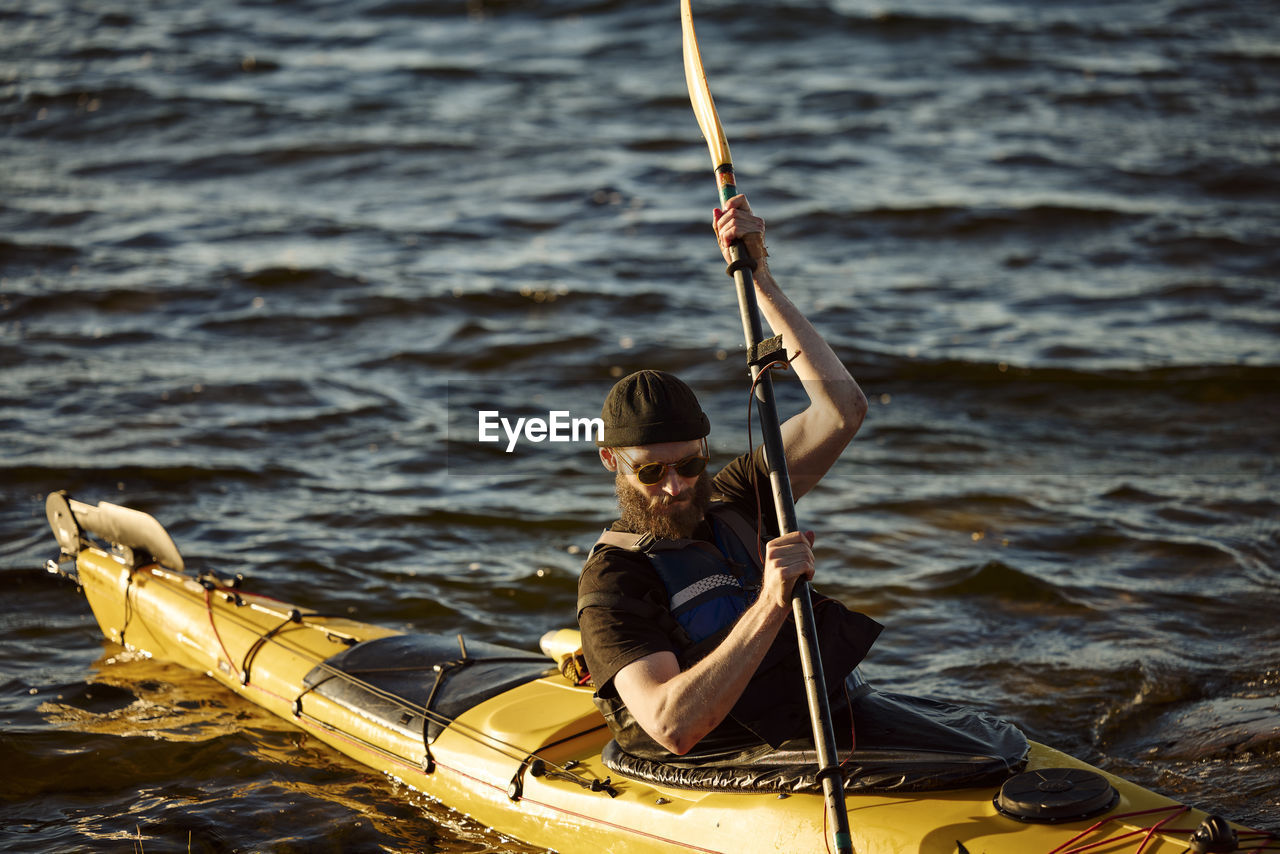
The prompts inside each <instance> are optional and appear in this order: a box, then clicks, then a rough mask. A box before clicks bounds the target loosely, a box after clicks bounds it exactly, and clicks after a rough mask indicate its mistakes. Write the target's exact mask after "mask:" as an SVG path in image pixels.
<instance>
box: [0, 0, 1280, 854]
mask: <svg viewBox="0 0 1280 854" xmlns="http://www.w3.org/2000/svg"><path fill="white" fill-rule="evenodd" d="M695 14H696V16H697V20H698V25H699V35H700V38H701V41H702V47H703V53H704V57H705V59H706V62H707V66H708V72H709V74H710V76H711V82H712V87H713V91H715V93H716V96H717V102H718V105H719V108H720V114H721V117H722V119H723V120H724V122H725V125H726V129H727V131H728V133H729V137H730V140H731V142H732V144H733V152H734V155H735V161H736V164H737V167H738V178H739V184H740V186H741V187H742V188H743V189H744V190H746V191H748V192H749V194H750V196H751V198H752V200H753V202H754V204H755V206H756V208H757V210H758V211H759V212H760V213H762V214H764V215H765V216H766V217H767V218H768V220H769V222H770V246H771V251H772V261H773V267H774V271H775V273H776V274H777V275H778V277H779V279H780V280H781V281H782V282H783V284H784V286H785V287H786V288H787V289H788V291H789V292H790V293H791V295H792V296H793V298H794V299H795V300H796V301H797V302H798V303H799V304H800V305H801V306H803V307H804V308H805V309H806V310H807V311H809V313H810V314H811V316H812V317H813V319H814V320H815V323H816V324H817V325H818V326H819V327H820V328H821V329H822V331H823V332H824V333H825V334H826V335H827V336H828V338H829V339H830V340H831V341H832V343H833V345H834V346H835V348H836V350H837V351H838V352H839V353H840V355H841V356H842V357H843V358H844V360H845V361H846V362H847V364H848V365H849V366H850V369H851V370H852V372H853V374H854V375H855V376H856V377H857V378H858V379H859V381H860V382H861V383H862V384H863V386H864V388H865V389H866V390H867V392H868V394H869V396H870V397H871V398H872V402H873V405H872V408H871V412H870V415H869V417H868V419H867V422H866V424H865V425H864V427H863V430H862V432H861V434H860V435H859V436H858V438H857V439H856V440H855V442H854V444H853V445H852V446H851V447H850V449H849V450H848V451H847V452H846V454H845V456H844V458H843V459H842V461H841V462H840V463H839V465H838V467H837V469H836V470H835V471H833V473H832V474H831V475H830V476H829V477H828V478H827V480H826V481H825V482H824V484H823V486H822V487H821V488H820V489H819V490H818V491H817V492H815V493H814V494H813V495H811V496H810V497H809V498H807V499H806V500H805V501H804V502H802V503H801V506H800V515H801V521H802V523H803V524H804V525H805V526H806V527H812V528H814V529H816V530H817V531H818V532H819V546H820V558H821V569H820V573H821V575H820V583H821V586H822V587H823V588H824V589H826V590H828V591H831V592H834V593H836V594H838V595H839V596H841V597H842V598H843V599H844V600H845V601H847V602H848V603H849V604H851V605H853V606H855V607H860V608H862V609H864V610H866V611H868V612H870V613H872V614H874V615H875V616H876V617H878V618H879V619H881V620H882V621H884V622H885V623H886V624H887V625H888V629H887V631H886V633H885V635H884V636H883V638H882V640H881V641H880V643H879V644H878V646H877V648H876V649H875V651H874V652H873V654H872V658H871V660H870V661H869V663H868V665H867V669H868V672H869V674H870V675H871V676H872V678H873V679H874V680H876V681H877V682H879V683H880V684H882V685H886V686H891V687H895V688H899V689H905V690H910V691H914V692H920V693H928V694H936V695H941V696H947V697H951V698H960V699H963V700H965V701H966V702H970V703H972V704H974V705H977V706H980V707H982V708H986V709H991V710H996V711H999V712H1001V713H1002V714H1005V715H1007V716H1009V717H1010V718H1012V719H1014V720H1016V721H1017V722H1019V723H1020V724H1021V725H1022V726H1023V727H1024V728H1025V729H1026V730H1027V732H1028V733H1029V734H1030V735H1032V736H1033V737H1035V738H1037V739H1040V740H1043V741H1046V742H1048V743H1050V744H1053V745H1055V746H1058V747H1060V748H1062V749H1064V750H1067V751H1068V752H1071V753H1073V754H1075V755H1078V756H1080V757H1082V758H1084V759H1087V760H1090V761H1092V762H1095V763H1097V764H1099V765H1101V766H1102V767H1104V768H1107V769H1109V770H1112V771H1115V772H1118V773H1121V774H1124V775H1126V776H1129V777H1131V778H1133V779H1135V780H1137V781H1139V782H1141V783H1143V784H1145V785H1147V786H1150V787H1153V788H1155V789H1158V790H1160V791H1162V792H1165V793H1168V794H1170V795H1172V796H1174V797H1178V798H1181V799H1185V800H1187V801H1189V802H1191V803H1194V804H1198V805H1202V806H1205V807H1208V808H1212V809H1217V810H1220V811H1222V812H1223V813H1225V814H1226V815H1228V816H1230V817H1232V818H1235V819H1239V820H1242V821H1245V822H1248V823H1252V824H1255V825H1261V826H1264V827H1269V828H1273V829H1276V828H1280V817H1278V815H1280V803H1278V801H1280V791H1278V790H1280V626H1278V622H1277V620H1276V617H1275V614H1276V613H1277V610H1278V609H1280V560H1278V559H1277V555H1278V554H1280V496H1278V492H1277V487H1278V486H1280V466H1278V465H1277V451H1278V449H1280V442H1278V441H1277V440H1278V438H1280V428H1278V427H1277V425H1280V346H1278V344H1280V288H1278V287H1277V275H1276V274H1277V271H1280V216H1278V213H1280V211H1278V208H1277V198H1278V196H1280V157H1278V155H1280V16H1277V15H1276V7H1275V5H1274V4H1272V3H1268V2H1232V3H1226V2H1215V0H1143V2H1105V3H1100V2H1095V3H1088V2H1086V3H1074V4H1048V3H1044V4H1041V3H1033V2H1022V3H1019V2H1013V0H1007V2H989V3H970V4H959V3H943V2H884V3H875V4H873V3H866V2H860V0H824V2H816V0H794V2H782V3H779V2H769V3H763V2H758V1H757V0H747V2H735V3H732V4H730V3H727V2H709V0H708V2H702V3H699V4H698V5H697V7H696V8H695ZM0 43H2V44H3V50H2V52H0V531H3V537H2V538H0V568H2V571H0V644H2V647H0V648H2V649H3V652H2V653H0V726H2V730H0V740H2V741H3V748H2V749H0V755H3V756H4V763H5V765H6V766H7V767H6V768H5V772H6V773H5V774H4V775H3V777H4V782H3V783H0V816H2V820H0V848H3V849H6V850H14V851H25V852H54V851H58V852H62V851H76V850H102V851H132V850H135V849H137V848H142V849H144V850H146V851H148V852H156V851H181V850H207V851H265V850H270V851H324V850H342V851H371V850H386V851H415V850H433V851H449V852H455V851H456V852H463V851H466V852H473V851H520V850H529V849H527V848H523V847H521V846H519V845H517V844H514V843H511V842H509V841H507V840H503V839H502V838H501V837H499V836H497V835H495V834H493V833H492V832H490V831H487V830H486V829H484V828H480V827H477V826H475V825H474V824H473V823H471V822H469V821H468V820H466V819H465V818H463V817H461V816H459V815H457V814H454V813H451V812H449V811H448V810H446V809H444V808H442V807H440V806H438V805H435V804H432V803H430V802H428V801H426V800H424V799H423V798H422V797H420V796H419V795H417V794H415V793H413V792H406V791H404V790H403V789H402V788H401V787H399V786H398V785H397V784H396V783H395V782H394V781H391V780H388V779H385V778H383V777H381V776H379V775H376V774H373V773H369V772H366V771H365V770H363V769H362V768H360V767H359V766H356V765H354V764H353V763H351V762H349V761H347V760H346V759H344V758H343V757H341V756H339V755H337V754H335V753H334V752H332V751H330V750H329V749H327V748H325V747H324V746H322V745H319V744H316V743H315V742H312V741H309V740H307V739H305V738H304V737H303V736H302V735H301V734H300V733H298V732H296V731H294V730H293V729H291V728H290V727H289V726H288V725H286V724H282V723H278V722H276V721H275V720H274V719H272V718H270V717H268V716H266V715H264V714H262V713H260V712H258V711H257V710H256V709H255V708H254V707H252V706H249V705H247V704H245V703H243V702H241V701H239V700H238V699H237V698H235V697H234V696H232V695H230V694H228V693H227V692H224V691H222V690H220V689H218V688H216V687H215V686H213V685H212V684H211V683H208V682H207V680H205V679H203V677H200V676H198V675H194V674H192V675H189V674H186V673H183V672H181V671H177V670H174V669H172V668H169V667H167V666H164V665H160V664H157V663H154V662H147V661H131V660H128V656H126V655H123V654H122V652H121V650H120V649H119V648H116V647H113V646H111V645H110V644H107V643H106V642H105V641H103V639H102V638H101V637H100V635H99V634H98V632H97V630H96V627H95V624H94V622H93V620H92V618H91V616H90V614H89V611H88V609H87V606H86V605H85V603H84V601H83V600H82V599H81V598H80V597H79V596H78V595H77V594H76V593H75V591H74V589H73V588H72V587H70V586H65V585H62V584H60V583H59V582H57V581H56V580H54V579H53V578H52V577H49V576H46V575H44V574H43V573H42V572H40V571H39V570H38V569H37V567H39V565H40V564H41V563H43V562H44V560H46V559H47V558H49V557H52V556H53V554H54V551H55V546H54V542H53V539H52V537H51V535H50V534H49V531H48V529H47V527H46V525H45V523H44V520H43V503H42V502H43V498H44V496H45V494H46V493H48V492H49V491H51V490H55V489H59V488H66V489H69V490H71V491H72V493H73V494H74V495H76V496H77V497H79V498H81V499H82V500H86V501H92V502H96V501H98V500H109V501H115V502H120V503H127V504H130V505H132V506H137V507H139V508H141V509H145V510H147V511H149V512H151V513H153V514H154V515H156V516H157V517H158V518H160V519H161V520H162V521H163V522H164V523H165V524H166V525H167V526H168V527H169V529H170V530H171V532H172V533H173V535H174V538H175V539H176V541H177V542H178V544H179V545H180V547H181V548H182V549H183V551H184V554H185V555H186V556H187V559H188V563H189V564H194V565H198V566H206V567H210V568H214V569H217V570H219V571H221V572H226V573H230V572H237V571H238V572H243V573H245V574H246V575H247V576H248V577H249V579H250V585H251V586H253V587H254V588H256V589H259V590H263V591H265V592H269V593H271V594H272V595H276V596H278V597H280V598H284V599H292V600H296V601H299V602H300V603H303V604H307V605H311V606H314V607H317V608H319V609H321V610H328V611H332V610H334V609H337V608H349V609H351V610H352V612H353V613H356V614H358V615H359V616H361V617H362V618H364V619H367V620H370V621H373V622H379V623H386V624H391V625H395V626H398V627H401V628H406V629H415V630H422V631H441V632H457V631H461V632H464V633H467V634H468V635H470V636H472V637H476V638H479V639H485V640H498V641H503V642H507V643H513V644H517V645H522V646H532V645H533V644H534V643H535V642H536V638H537V637H538V636H539V635H540V634H541V633H542V632H543V631H544V630H547V629H550V628H553V627H559V626H562V625H566V624H569V623H570V622H571V621H572V619H573V610H574V607H573V604H574V597H575V583H576V577H577V571H578V568H579V565H580V562H581V559H582V555H581V550H582V549H584V548H585V547H586V546H588V545H589V544H590V543H591V541H592V540H593V538H594V536H595V533H596V531H597V530H598V529H599V528H601V527H602V526H603V525H604V524H606V523H607V522H608V520H609V519H610V518H611V507H612V490H611V483H610V481H609V479H608V477H607V476H606V475H605V474H604V473H603V472H602V470H600V469H599V468H598V467H597V465H596V464H595V463H594V462H593V459H592V453H591V452H590V450H589V449H587V448H586V447H584V446H583V445H582V444H581V443H578V444H573V443H559V444H553V443H550V442H546V443H541V444H533V443H529V442H525V443H522V444H521V445H520V447H518V448H517V450H516V451H515V452H514V453H512V454H506V453H505V452H504V451H503V449H502V447H501V445H498V444H492V443H480V442H478V441H477V438H478V436H477V433H478V422H477V415H476V411H477V410H478V409H494V410H497V411H501V412H503V413H504V414H511V415H513V416H516V415H520V416H529V415H532V414H537V413H542V414H544V415H545V414H546V413H548V412H550V411H552V410H560V409H563V410H567V411H572V412H573V413H574V414H575V415H579V414H581V415H585V416H590V415H594V414H595V410H596V407H598V401H599V400H600V398H601V397H602V396H603V394H604V391H605V390H606V389H607V388H608V386H609V384H610V383H611V381H612V378H613V377H615V376H617V375H619V374H620V373H621V372H625V371H629V370H632V369H636V368H639V367H659V368H665V369H669V370H674V371H677V372H679V373H681V374H682V375H684V376H686V377H687V378H689V379H690V380H691V381H693V382H694V384H695V385H696V386H697V387H698V388H699V389H700V391H701V392H702V393H703V395H704V397H705V399H706V404H707V407H708V409H709V410H710V412H711V416H712V420H713V423H714V425H715V427H716V432H715V434H714V436H713V439H714V442H713V450H715V451H716V452H717V454H718V455H719V456H720V457H721V458H722V459H727V458H728V455H729V454H731V453H733V452H734V451H736V450H738V449H741V448H742V447H743V446H744V445H745V443H746V432H745V430H746V426H745V404H744V401H745V389H744V385H743V383H742V377H743V369H742V366H741V364H742V363H741V353H740V346H741V329H740V325H739V321H738V319H737V316H736V306H735V298H734V294H733V291H732V287H731V286H730V285H729V282H728V280H727V279H726V278H725V277H724V276H723V274H722V273H721V272H720V269H721V265H720V262H719V257H718V254H717V253H716V251H715V248H714V245H713V244H712V241H711V238H710V231H709V228H708V222H709V219H710V209H711V208H712V207H713V205H714V203H715V188H714V183H713V181H712V179H711V177H710V173H709V166H710V163H709V159H708V156H707V151H706V147H705V145H704V144H703V142H702V140H701V137H700V135H699V133H698V130H697V126H696V124H695V123H694V118H693V114H692V112H691V110H690V109H689V106H688V101H687V97H686V93H685V89H684V79H683V71H682V68H681V64H680V52H679V49H680V29H679V18H678V8H677V4H676V3H674V2H670V3H662V4H653V3H628V4H621V3H617V2H608V0H606V1H605V2H584V1H583V0H543V2H538V3H533V2H527V0H499V2H488V1H487V0H470V2H466V3H463V2H448V3H446V2H440V0H355V2H345V3H329V2H319V0H317V2H309V3H307V2H294V3H274V2H272V3H267V2H242V3H235V4H232V3H209V2H207V3H197V4H192V3H187V2H173V0H147V2H132V3H124V2H114V0H106V2H87V0H85V1H84V2H72V0H31V2H26V3H22V4H19V5H18V6H16V7H15V6H6V7H5V8H4V9H3V10H0ZM780 383H785V381H784V380H781V379H780ZM781 391H782V392H784V393H785V394H784V396H785V397H786V399H787V401H788V404H789V403H790V402H791V401H793V400H794V398H795V395H794V394H793V393H792V392H793V391H794V390H788V389H785V388H783V389H781Z"/></svg>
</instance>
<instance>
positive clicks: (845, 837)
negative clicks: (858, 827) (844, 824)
mask: <svg viewBox="0 0 1280 854" xmlns="http://www.w3.org/2000/svg"><path fill="white" fill-rule="evenodd" d="M835 836H836V850H837V851H852V850H853V836H852V835H851V834H848V833H837V834H836V835H835Z"/></svg>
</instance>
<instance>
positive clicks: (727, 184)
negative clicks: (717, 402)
mask: <svg viewBox="0 0 1280 854" xmlns="http://www.w3.org/2000/svg"><path fill="white" fill-rule="evenodd" d="M689 2H690V0H680V21H681V28H682V30H683V33H684V76H685V82H686V83H688V85H689V100H690V102H691V103H692V104H693V112H694V114H695V115H696V116H697V117H698V125H699V126H700V127H701V128H702V134H703V136H705V137H706V138H707V148H708V149H710V151H711V165H712V166H713V167H714V168H715V175H716V184H717V186H718V187H719V189H720V202H721V204H723V203H725V202H727V201H728V200H729V199H730V198H732V197H733V196H735V195H737V193H738V188H737V185H736V179H735V178H734V174H733V159H732V158H731V157H730V156H729V142H728V140H726V139H725V135H724V129H723V128H722V127H721V126H720V117H719V116H718V115H717V114H716V105H715V103H714V102H713V101H712V100H711V89H710V88H709V86H708V85H707V75H706V72H704V71H703V70H702V55H701V53H700V52H699V51H698V39H697V36H696V35H695V34H694V31H693V11H692V9H691V8H690V6H689ZM729 251H730V263H729V272H730V273H731V274H732V276H733V279H734V283H735V284H736V285H737V288H738V308H739V310H740V312H741V314H742V331H743V333H744V334H745V336H746V341H747V359H748V363H749V366H750V371H751V380H752V382H753V383H754V384H755V389H756V401H757V403H758V404H759V410H760V429H761V432H762V433H763V434H764V452H765V462H766V464H767V465H768V467H769V481H770V484H771V485H772V487H773V499H774V505H775V506H776V508H777V512H778V528H779V530H780V532H781V533H783V534H787V533H790V532H791V531H795V530H798V529H799V525H798V523H797V522H796V507H795V499H794V497H793V496H792V494H791V478H790V476H789V475H788V474H787V458H786V454H785V451H784V448H783V444H782V427H781V424H780V423H779V420H778V409H777V405H776V404H775V402H774V397H773V380H772V378H771V377H770V376H769V373H768V371H766V370H765V369H764V364H763V363H764V361H765V360H764V359H762V358H760V350H761V346H760V345H761V343H762V339H763V337H764V332H763V326H762V325H761V323H760V310H759V306H758V305H757V304H756V290H755V280H754V279H753V277H752V275H751V271H752V269H754V265H753V264H752V263H751V259H750V256H749V255H748V254H747V252H746V248H745V247H744V246H743V245H742V241H735V242H734V244H733V246H731V247H730V250H729ZM791 610H792V613H793V614H794V616H795V621H796V633H797V635H798V640H799V644H800V665H801V669H802V670H803V675H804V686H805V694H806V696H807V699H808V701H809V719H810V722H811V724H812V726H813V741H814V745H815V746H816V747H817V753H818V776H819V778H820V779H821V780H822V792H823V795H824V796H825V798H826V808H827V813H828V815H829V816H830V819H831V823H832V825H833V826H834V837H835V844H836V849H837V850H838V851H840V852H850V854H851V852H852V851H853V841H852V839H851V837H850V835H849V816H848V813H847V812H846V810H845V803H844V785H843V779H842V777H841V774H840V768H839V765H838V762H837V758H836V750H835V742H836V739H835V731H834V729H833V728H832V725H831V707H830V705H829V704H828V702H827V692H826V690H825V687H824V686H825V684H826V683H825V681H824V680H823V678H822V658H821V656H820V655H819V651H818V640H817V632H816V630H815V626H814V617H813V600H812V598H811V597H810V594H809V583H808V582H807V581H801V582H799V583H798V584H796V585H795V587H794V588H793V589H792V591H791Z"/></svg>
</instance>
